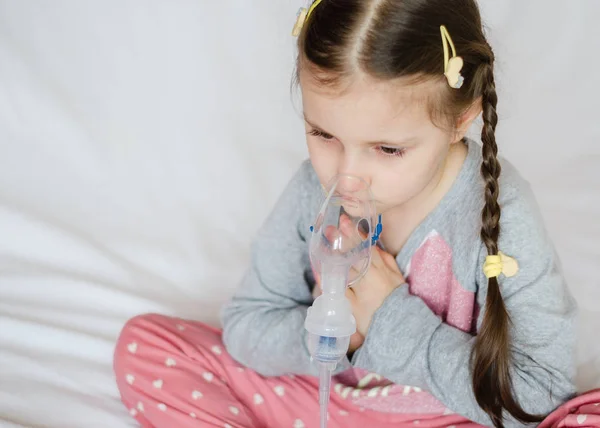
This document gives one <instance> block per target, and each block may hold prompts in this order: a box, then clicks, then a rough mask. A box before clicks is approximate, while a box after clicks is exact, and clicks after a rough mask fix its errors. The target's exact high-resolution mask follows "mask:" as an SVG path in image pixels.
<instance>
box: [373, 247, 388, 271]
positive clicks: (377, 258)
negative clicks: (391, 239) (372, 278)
mask: <svg viewBox="0 0 600 428" xmlns="http://www.w3.org/2000/svg"><path fill="white" fill-rule="evenodd" d="M382 253H385V251H383V250H382V249H381V248H380V247H379V246H378V245H374V249H373V251H371V264H372V265H373V266H375V267H376V268H382V267H384V266H385V263H384V262H383V259H382Z"/></svg>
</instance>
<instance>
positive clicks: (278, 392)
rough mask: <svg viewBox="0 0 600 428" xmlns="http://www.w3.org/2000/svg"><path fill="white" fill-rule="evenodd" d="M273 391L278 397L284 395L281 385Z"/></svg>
mask: <svg viewBox="0 0 600 428" xmlns="http://www.w3.org/2000/svg"><path fill="white" fill-rule="evenodd" d="M273 391H275V394H277V395H279V396H280V397H283V396H284V395H285V388H284V387H283V386H281V385H277V386H276V387H275V388H273Z"/></svg>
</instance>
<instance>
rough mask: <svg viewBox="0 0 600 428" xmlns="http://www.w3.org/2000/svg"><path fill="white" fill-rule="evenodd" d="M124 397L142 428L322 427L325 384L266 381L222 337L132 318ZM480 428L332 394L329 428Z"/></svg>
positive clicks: (177, 322) (118, 359)
mask: <svg viewBox="0 0 600 428" xmlns="http://www.w3.org/2000/svg"><path fill="white" fill-rule="evenodd" d="M114 369H115V373H116V377H117V384H118V387H119V390H120V393H121V398H122V401H123V403H124V404H125V406H127V409H128V410H129V412H130V414H131V416H133V417H134V418H135V419H136V420H137V421H138V422H139V423H140V424H141V426H142V427H159V428H163V427H164V428H174V427H177V428H185V427H219V428H259V427H260V428H303V427H306V428H317V427H318V426H319V404H318V379H317V378H313V377H309V376H292V375H290V376H282V377H274V378H267V377H263V376H261V375H259V374H257V373H256V372H254V371H252V370H250V369H247V368H244V367H242V366H240V365H239V364H238V363H237V362H236V361H234V360H233V359H232V358H231V357H230V356H229V355H228V354H227V352H226V351H225V349H224V346H223V344H222V341H221V333H220V331H218V330H216V329H213V328H211V327H209V326H206V325H204V324H202V323H199V322H194V321H185V320H182V319H177V318H169V317H165V316H161V315H143V316H138V317H136V318H133V319H131V320H130V321H129V322H128V323H127V324H126V325H125V327H124V328H123V331H122V332H121V335H120V337H119V340H118V342H117V346H116V350H115V360H114ZM409 426H410V427H422V428H427V427H429V428H431V427H453V426H454V427H461V428H466V427H476V426H479V425H476V424H474V423H472V422H469V421H467V420H465V419H464V418H462V417H461V416H459V415H455V414H453V415H445V416H442V415H435V416H434V415H429V416H423V415H421V416H419V415H409V414H393V413H379V412H375V411H371V410H368V409H363V408H360V407H357V406H356V405H354V404H353V403H352V402H351V401H349V400H343V399H342V398H340V397H339V396H338V395H337V394H332V395H331V402H330V406H329V427H330V428H342V427H343V428H353V427H357V428H358V427H360V428H365V427H368V428H383V427H386V428H389V427H396V428H400V427H409Z"/></svg>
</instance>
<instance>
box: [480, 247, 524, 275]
mask: <svg viewBox="0 0 600 428" xmlns="http://www.w3.org/2000/svg"><path fill="white" fill-rule="evenodd" d="M517 272H519V263H517V261H516V260H515V259H513V258H512V257H509V256H507V255H506V254H504V253H503V252H502V251H499V252H498V255H497V256H487V257H486V258H485V263H484V265H483V273H484V274H485V276H486V277H487V278H496V277H498V276H500V274H501V273H503V274H504V276H506V277H508V278H510V277H511V276H515V275H516V274H517Z"/></svg>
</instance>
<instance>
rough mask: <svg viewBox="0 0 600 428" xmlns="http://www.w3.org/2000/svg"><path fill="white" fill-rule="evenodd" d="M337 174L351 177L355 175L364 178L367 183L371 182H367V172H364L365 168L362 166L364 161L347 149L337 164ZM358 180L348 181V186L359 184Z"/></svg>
mask: <svg viewBox="0 0 600 428" xmlns="http://www.w3.org/2000/svg"><path fill="white" fill-rule="evenodd" d="M337 172H338V175H348V176H353V177H357V178H360V179H362V180H364V181H365V182H366V183H367V185H369V186H370V185H371V183H370V182H369V177H368V176H367V174H365V172H366V171H365V168H364V161H362V162H361V159H360V156H358V154H353V153H351V152H349V151H346V152H345V153H344V156H343V157H342V159H341V162H340V164H339V166H338V171H337ZM358 182H359V180H357V181H348V185H349V186H355V185H359V184H358ZM355 190H360V189H358V188H357V189H355Z"/></svg>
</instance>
